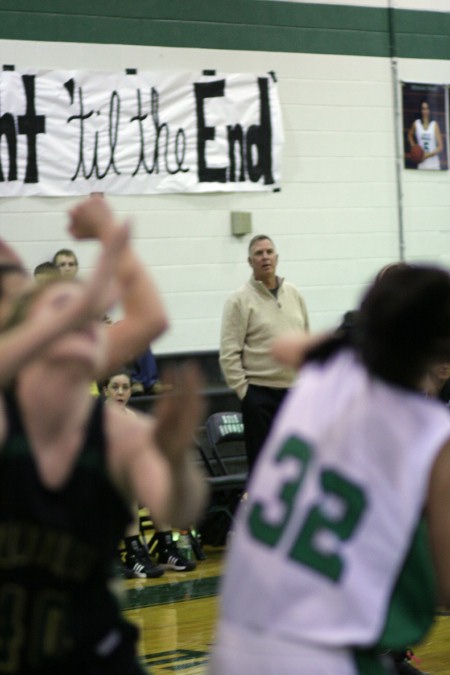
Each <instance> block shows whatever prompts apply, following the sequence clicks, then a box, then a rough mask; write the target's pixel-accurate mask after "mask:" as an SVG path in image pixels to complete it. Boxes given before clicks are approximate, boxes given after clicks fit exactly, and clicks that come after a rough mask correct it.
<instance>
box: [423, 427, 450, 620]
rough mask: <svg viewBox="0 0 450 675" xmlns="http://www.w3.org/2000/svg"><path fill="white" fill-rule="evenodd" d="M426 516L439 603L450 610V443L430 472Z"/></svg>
mask: <svg viewBox="0 0 450 675" xmlns="http://www.w3.org/2000/svg"><path fill="white" fill-rule="evenodd" d="M426 515H427V520H428V527H429V536H430V545H431V550H432V554H433V558H434V563H435V568H436V574H437V580H438V589H439V596H440V597H439V602H440V603H441V604H442V605H443V606H445V607H447V608H450V573H449V570H450V440H449V441H448V442H447V443H446V444H445V445H444V446H443V448H442V450H441V452H440V453H439V455H438V456H437V459H436V461H435V463H434V466H433V469H432V471H431V476H430V481H429V487H428V498H427V504H426Z"/></svg>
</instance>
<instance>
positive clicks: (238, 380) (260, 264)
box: [220, 234, 309, 470]
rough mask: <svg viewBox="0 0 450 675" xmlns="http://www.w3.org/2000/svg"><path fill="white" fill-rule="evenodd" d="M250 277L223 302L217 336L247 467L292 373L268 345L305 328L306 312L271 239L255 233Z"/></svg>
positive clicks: (251, 244)
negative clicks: (238, 409)
mask: <svg viewBox="0 0 450 675" xmlns="http://www.w3.org/2000/svg"><path fill="white" fill-rule="evenodd" d="M248 263H249V265H250V267H251V268H252V272H253V274H252V276H251V278H250V280H249V281H247V283H246V284H245V285H244V286H243V287H242V288H240V289H239V290H238V291H236V292H235V293H234V294H233V295H232V296H231V297H230V298H229V299H228V300H227V302H226V304H225V307H224V310H223V317H222V329H221V338H220V365H221V368H222V371H223V374H224V377H225V380H226V382H227V384H228V386H229V387H231V389H234V391H235V392H236V394H237V396H238V397H239V399H240V400H241V401H242V416H243V423H244V433H245V445H246V452H247V458H248V464H249V469H250V470H252V469H253V466H254V464H255V462H256V459H257V457H258V454H259V451H260V449H261V446H262V444H263V443H264V441H265V439H266V437H267V435H268V433H269V431H270V427H271V424H272V420H273V418H274V417H275V414H276V412H277V410H278V408H279V406H280V404H281V402H282V400H283V398H284V396H285V394H286V392H287V391H288V389H289V387H291V385H292V383H293V381H294V377H295V374H296V371H295V370H294V369H292V368H289V367H285V366H282V365H280V364H279V363H277V362H276V361H275V360H274V359H273V357H272V355H271V353H270V349H271V345H272V342H273V340H274V338H276V337H277V336H279V335H281V334H282V333H285V332H287V331H293V330H295V331H299V332H300V331H308V329H309V322H308V313H307V310H306V305H305V302H304V300H303V298H302V296H301V295H300V293H299V291H298V290H297V288H296V287H295V286H294V285H293V284H291V283H288V282H287V281H285V280H284V279H283V278H281V277H278V276H277V274H276V269H277V264H278V254H277V252H276V249H275V244H274V243H273V241H272V239H271V238H270V237H268V236H267V235H265V234H260V235H257V236H256V237H253V239H252V240H251V241H250V244H249V247H248Z"/></svg>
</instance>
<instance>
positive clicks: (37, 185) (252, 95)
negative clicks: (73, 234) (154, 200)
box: [0, 69, 283, 197]
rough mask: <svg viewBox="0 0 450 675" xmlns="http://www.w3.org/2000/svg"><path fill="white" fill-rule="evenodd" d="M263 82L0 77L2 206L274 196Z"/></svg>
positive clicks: (268, 94) (278, 131) (267, 89)
mask: <svg viewBox="0 0 450 675" xmlns="http://www.w3.org/2000/svg"><path fill="white" fill-rule="evenodd" d="M282 145H283V127H282V119H281V110H280V103H279V98H278V90H277V85H276V81H275V78H274V76H273V75H272V74H264V75H251V74H227V75H214V76H211V75H207V76H206V75H200V76H196V75H195V74H190V73H176V74H173V73H164V72H156V73H153V72H147V73H138V74H121V73H107V72H104V73H98V72H97V73H96V72H82V71H59V70H58V71H36V70H32V69H27V70H21V71H16V70H13V71H8V70H6V71H3V72H1V73H0V196H3V197H15V196H22V195H42V196H44V195H52V196H62V195H83V194H87V193H89V192H105V193H107V194H157V193H167V192H212V191H233V192H237V191H243V192H244V191H264V190H274V189H277V188H279V186H280V164H281V151H282Z"/></svg>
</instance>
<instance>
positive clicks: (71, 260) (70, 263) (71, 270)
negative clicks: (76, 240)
mask: <svg viewBox="0 0 450 675" xmlns="http://www.w3.org/2000/svg"><path fill="white" fill-rule="evenodd" d="M55 264H56V267H57V268H58V269H59V272H60V274H61V276H62V277H63V278H64V279H66V280H69V279H75V277H76V276H77V272H78V264H77V261H76V260H75V257H74V256H73V255H65V254H64V253H61V254H60V255H59V256H58V257H57V258H56V263H55Z"/></svg>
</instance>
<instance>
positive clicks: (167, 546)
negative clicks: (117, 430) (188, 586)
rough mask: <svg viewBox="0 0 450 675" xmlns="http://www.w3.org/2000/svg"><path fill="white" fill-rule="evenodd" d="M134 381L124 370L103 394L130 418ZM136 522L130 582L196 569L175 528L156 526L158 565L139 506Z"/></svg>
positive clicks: (128, 554)
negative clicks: (175, 536)
mask: <svg viewBox="0 0 450 675" xmlns="http://www.w3.org/2000/svg"><path fill="white" fill-rule="evenodd" d="M132 385H133V381H132V377H131V374H130V372H129V371H128V369H126V368H121V369H119V370H118V371H117V372H116V373H113V374H112V375H110V376H109V377H108V379H107V380H106V381H105V382H104V384H103V394H104V396H105V398H106V400H107V401H108V402H109V403H112V404H116V405H118V406H120V407H121V408H122V409H123V410H125V412H126V413H127V415H136V413H135V412H134V410H131V409H130V408H128V407H127V404H128V401H129V400H130V396H131V392H132ZM133 514H134V518H133V522H132V523H130V525H129V527H128V528H127V530H126V533H125V538H124V543H125V557H124V561H123V563H124V569H125V574H126V576H128V577H129V578H138V579H145V578H147V579H152V578H155V577H160V576H161V575H162V574H164V570H165V569H170V570H174V571H177V572H191V571H192V570H194V569H195V568H196V564H195V563H194V562H193V561H192V560H188V559H187V558H185V557H184V556H183V555H182V554H181V552H180V550H179V549H178V547H177V545H176V543H175V542H174V540H173V535H172V527H171V526H170V525H168V524H161V525H160V524H158V525H157V524H156V523H155V522H154V523H153V525H154V528H155V532H156V540H157V546H156V553H157V554H158V562H159V564H158V565H155V564H154V563H153V561H152V559H151V557H150V554H149V551H148V548H147V545H146V543H145V542H143V541H142V539H141V533H140V526H139V505H138V504H136V505H135V506H134V507H133Z"/></svg>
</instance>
